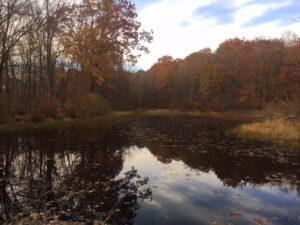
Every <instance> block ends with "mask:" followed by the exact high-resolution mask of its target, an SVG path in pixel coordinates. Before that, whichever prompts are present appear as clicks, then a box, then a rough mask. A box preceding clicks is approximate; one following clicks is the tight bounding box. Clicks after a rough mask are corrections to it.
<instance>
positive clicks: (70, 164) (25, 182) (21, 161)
mask: <svg viewBox="0 0 300 225" xmlns="http://www.w3.org/2000/svg"><path fill="white" fill-rule="evenodd" d="M36 137H37V136H36ZM45 138H46V140H48V141H49V143H53V142H54V140H52V138H53V137H52V138H50V139H49V138H47V137H45V136H44V137H39V138H33V137H28V138H22V139H21V138H17V139H14V138H13V137H11V138H10V139H7V138H5V140H4V141H5V142H6V141H8V142H9V143H5V144H4V145H3V146H2V149H1V155H0V163H1V164H0V167H1V171H0V172H1V173H0V175H1V177H0V179H1V183H0V185H1V186H0V188H1V194H0V199H1V208H0V215H1V220H2V222H3V221H9V220H15V219H16V218H18V219H21V220H22V219H24V218H26V220H31V219H32V217H37V215H38V221H37V222H38V223H46V222H50V221H56V220H63V221H74V222H84V223H93V222H94V221H97V220H99V221H105V222H107V223H110V224H133V223H134V218H135V216H136V210H137V209H138V208H139V206H140V204H139V201H140V200H145V199H151V194H152V193H151V190H150V189H149V188H143V186H145V184H146V183H147V182H148V179H147V178H141V177H140V176H139V175H138V173H137V170H136V169H134V168H128V170H127V171H126V172H125V173H124V174H123V176H122V177H118V178H116V176H117V175H118V174H119V173H120V171H121V170H122V168H123V158H122V151H120V150H119V149H120V147H117V146H113V145H110V147H107V146H106V144H104V143H103V144H100V143H99V142H93V143H90V144H87V143H81V144H80V145H78V146H74V145H69V144H66V145H65V144H64V143H61V142H59V145H56V144H54V145H52V144H50V145H47V141H46V142H45ZM52 141H53V142H52ZM115 147H117V148H116V149H115ZM33 212H34V214H33ZM38 213H41V214H38ZM30 214H32V215H30Z"/></svg>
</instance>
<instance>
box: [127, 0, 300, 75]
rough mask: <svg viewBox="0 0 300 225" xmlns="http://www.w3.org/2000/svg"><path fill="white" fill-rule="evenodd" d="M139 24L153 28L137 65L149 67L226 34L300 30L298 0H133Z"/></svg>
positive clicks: (210, 44) (270, 35) (213, 42)
mask: <svg viewBox="0 0 300 225" xmlns="http://www.w3.org/2000/svg"><path fill="white" fill-rule="evenodd" d="M132 2H133V3H135V5H136V8H137V12H138V15H139V16H138V20H139V21H140V22H141V23H142V28H143V29H146V30H153V32H154V40H153V42H152V43H151V44H148V48H149V50H150V53H149V54H143V55H142V56H141V58H140V59H139V62H138V64H137V65H136V68H137V69H145V70H146V69H149V68H150V67H151V66H152V65H153V64H154V63H155V62H156V61H157V59H158V58H160V57H161V56H163V55H171V56H173V58H185V57H186V56H188V55H189V54H191V53H192V52H196V51H199V50H201V49H203V48H206V47H209V48H211V49H212V50H215V49H216V48H217V47H218V45H219V44H220V43H221V42H223V41H225V40H226V39H229V38H235V37H238V38H246V39H253V38H256V37H265V38H276V37H277V38H280V37H281V36H282V34H283V33H285V32H287V31H292V32H295V33H297V34H299V33H300V0H132Z"/></svg>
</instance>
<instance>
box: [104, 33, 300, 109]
mask: <svg viewBox="0 0 300 225" xmlns="http://www.w3.org/2000/svg"><path fill="white" fill-rule="evenodd" d="M182 47H184V46H182ZM118 81H119V86H118V84H117V82H116V81H115V82H114V86H115V87H116V86H117V89H118V91H116V92H115V94H116V95H115V98H116V97H117V96H119V98H116V99H118V101H116V102H115V100H114V98H112V97H111V96H109V95H106V97H108V98H110V99H111V100H112V102H114V103H115V106H120V102H123V103H126V104H127V106H128V107H132V108H175V109H188V110H189V109H199V110H203V111H207V110H213V111H220V110H231V109H264V108H265V107H266V106H267V105H270V104H272V105H274V104H276V105H278V106H281V107H285V108H290V109H291V110H294V111H295V110H296V111H297V110H298V111H299V107H300V39H298V38H297V37H296V36H295V35H294V34H292V33H290V32H288V33H286V34H284V35H283V38H282V39H264V38H258V39H255V40H251V41H250V40H243V39H230V40H226V41H225V42H223V43H221V44H220V46H219V47H218V49H217V50H216V51H212V50H210V49H208V48H207V49H203V50H201V51H199V52H195V53H192V54H191V55H189V56H188V57H186V58H185V59H173V58H172V57H171V56H164V57H162V58H160V59H159V60H158V61H157V63H155V64H154V65H153V66H152V67H151V68H150V69H149V70H148V71H139V72H137V73H136V74H130V75H128V76H126V78H125V77H120V79H119V80H118ZM126 91H128V92H127V93H126ZM103 94H105V93H103ZM122 107H126V105H123V106H122Z"/></svg>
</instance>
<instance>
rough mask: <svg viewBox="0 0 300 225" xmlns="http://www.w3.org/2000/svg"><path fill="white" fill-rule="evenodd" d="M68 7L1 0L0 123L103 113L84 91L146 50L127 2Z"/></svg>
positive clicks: (64, 2) (63, 2) (145, 37)
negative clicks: (27, 118)
mask: <svg viewBox="0 0 300 225" xmlns="http://www.w3.org/2000/svg"><path fill="white" fill-rule="evenodd" d="M71 2H72V1H68V0H1V1H0V122H1V121H2V122H10V121H14V120H16V119H18V117H19V118H20V117H21V118H22V117H28V116H29V117H31V119H33V120H41V119H43V118H46V117H54V118H56V117H65V116H68V117H70V116H78V117H84V116H97V115H99V114H101V113H104V112H106V111H107V109H108V106H107V105H108V104H107V103H106V101H105V100H104V99H103V98H102V97H101V96H100V95H96V94H90V93H95V92H97V90H96V89H97V87H98V89H99V87H100V86H102V84H103V83H105V82H106V80H107V79H108V78H109V77H113V76H116V74H119V73H121V72H122V71H123V65H124V64H132V63H134V62H136V60H137V55H135V54H133V53H132V52H137V53H138V54H140V52H147V51H148V49H147V48H146V47H145V45H144V44H145V43H147V42H151V40H152V33H151V32H146V31H144V30H141V29H140V26H141V24H140V23H139V22H138V21H137V19H136V18H137V14H136V9H135V6H134V5H133V4H132V3H131V2H130V1H128V0H82V1H73V2H75V4H71ZM99 102H100V103H99ZM103 108H104V109H103ZM23 119H24V118H23ZM23 119H22V120H23Z"/></svg>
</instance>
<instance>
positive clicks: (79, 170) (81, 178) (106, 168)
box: [0, 117, 300, 225]
mask: <svg viewBox="0 0 300 225" xmlns="http://www.w3.org/2000/svg"><path fill="white" fill-rule="evenodd" d="M234 125H236V122H230V121H223V120H218V119H209V118H207V119H204V118H202V119H201V118H191V117H174V118H169V117H153V118H147V119H139V120H135V121H130V122H126V123H122V124H119V125H117V126H115V127H113V128H111V129H108V130H107V131H106V132H104V134H103V132H101V131H95V130H94V131H89V130H80V131H79V130H78V131H76V130H58V131H52V132H40V133H38V134H37V133H30V134H13V135H6V136H2V137H0V140H1V142H0V153H1V156H0V182H1V187H0V188H1V193H0V198H1V199H0V200H1V205H0V216H1V217H0V223H3V222H5V221H12V220H15V219H16V218H30V217H32V214H33V212H35V213H40V214H39V215H40V217H39V219H40V221H41V223H46V222H50V221H56V220H63V221H70V222H78V223H82V224H89V223H90V224H92V223H94V222H95V221H100V220H101V221H104V222H106V223H107V224H135V225H148V224H149V225H152V224H158V225H159V224H161V225H182V224H186V225H194V224H195V225H201V224H278V225H279V224H300V151H299V150H297V149H289V148H288V147H284V146H282V147H275V146H273V145H271V144H270V143H264V142H251V141H246V140H241V139H237V138H232V137H228V136H226V135H225V134H224V133H225V130H226V129H227V128H229V127H232V126H234ZM35 215H36V214H35Z"/></svg>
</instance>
